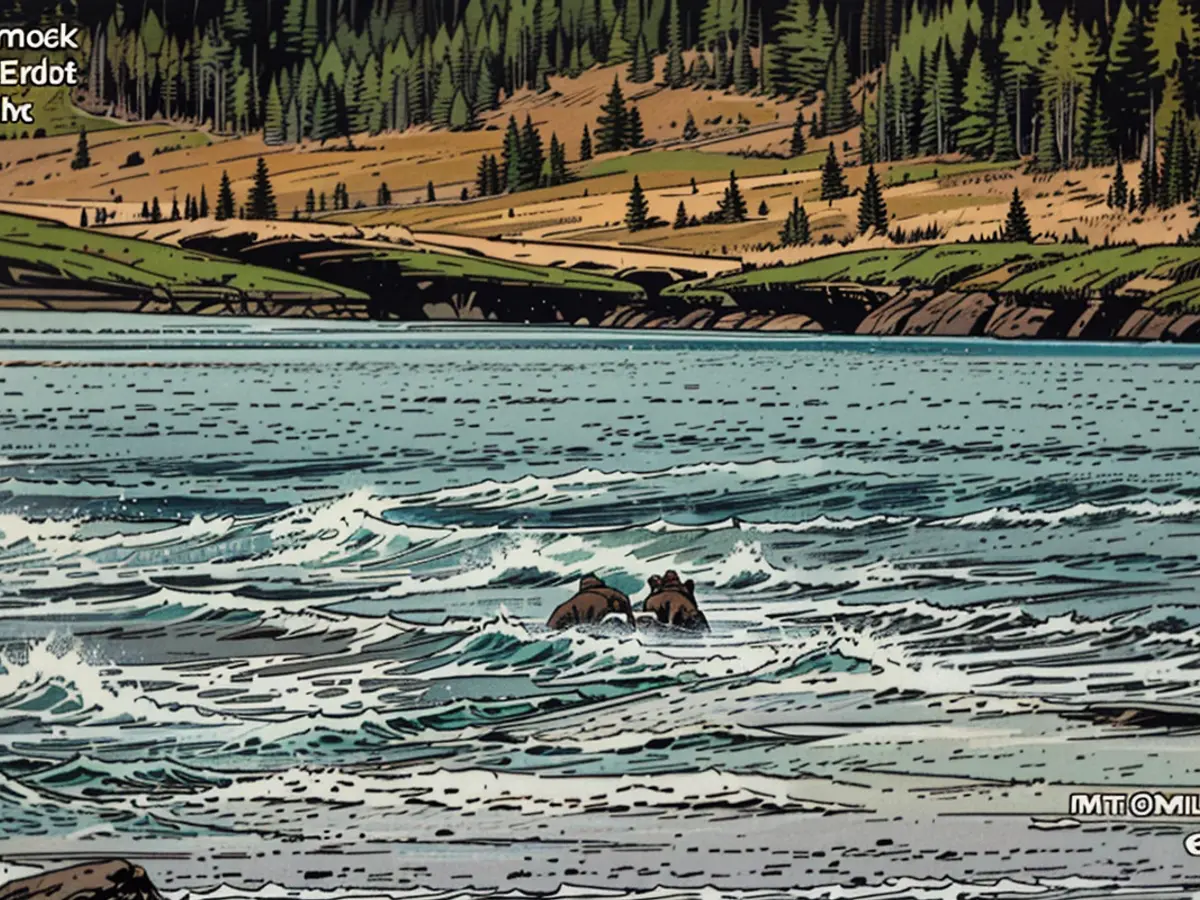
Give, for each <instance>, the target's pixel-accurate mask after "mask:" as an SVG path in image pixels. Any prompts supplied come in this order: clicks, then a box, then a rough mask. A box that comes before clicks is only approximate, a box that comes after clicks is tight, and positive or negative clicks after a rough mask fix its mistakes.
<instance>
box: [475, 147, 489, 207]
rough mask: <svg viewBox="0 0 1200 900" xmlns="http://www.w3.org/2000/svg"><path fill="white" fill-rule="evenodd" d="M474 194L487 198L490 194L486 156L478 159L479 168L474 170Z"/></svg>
mask: <svg viewBox="0 0 1200 900" xmlns="http://www.w3.org/2000/svg"><path fill="white" fill-rule="evenodd" d="M475 193H477V194H478V195H479V196H480V197H487V196H489V195H490V194H491V193H492V192H491V182H490V181H489V180H488V155H487V154H486V153H485V154H483V156H481V157H479V168H478V169H476V170H475Z"/></svg>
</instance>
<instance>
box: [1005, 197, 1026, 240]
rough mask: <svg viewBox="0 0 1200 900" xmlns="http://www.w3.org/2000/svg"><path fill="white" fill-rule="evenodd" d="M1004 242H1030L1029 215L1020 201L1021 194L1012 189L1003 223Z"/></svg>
mask: <svg viewBox="0 0 1200 900" xmlns="http://www.w3.org/2000/svg"><path fill="white" fill-rule="evenodd" d="M1004 240H1006V241H1014V242H1015V241H1023V242H1027V243H1028V242H1030V241H1032V240H1033V229H1032V227H1031V226H1030V224H1029V213H1027V212H1026V211H1025V204H1024V203H1023V202H1022V201H1021V192H1020V190H1018V189H1017V188H1013V192H1012V200H1011V201H1010V202H1009V204H1008V218H1006V219H1005V221H1004Z"/></svg>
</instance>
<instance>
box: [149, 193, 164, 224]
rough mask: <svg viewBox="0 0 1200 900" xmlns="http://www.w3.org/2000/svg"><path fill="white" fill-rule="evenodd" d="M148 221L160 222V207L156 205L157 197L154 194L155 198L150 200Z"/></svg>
mask: <svg viewBox="0 0 1200 900" xmlns="http://www.w3.org/2000/svg"><path fill="white" fill-rule="evenodd" d="M150 221H151V222H161V221H162V207H161V206H159V205H158V197H157V196H155V198H154V199H153V200H152V201H151V202H150Z"/></svg>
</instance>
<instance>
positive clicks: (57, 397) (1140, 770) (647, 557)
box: [0, 313, 1200, 900]
mask: <svg viewBox="0 0 1200 900" xmlns="http://www.w3.org/2000/svg"><path fill="white" fill-rule="evenodd" d="M3 325H4V328H3V330H0V362H2V363H3V366H0V391H2V392H3V397H4V403H3V406H2V407H0V644H2V645H3V656H2V663H0V666H2V667H0V821H2V822H3V833H4V841H3V843H2V844H0V852H2V853H3V854H4V856H5V858H7V859H8V860H9V861H10V863H9V866H10V868H13V871H19V870H21V867H22V866H25V865H27V864H29V863H31V862H34V863H35V864H40V863H38V861H39V860H44V859H45V858H46V856H47V855H50V856H53V857H55V858H60V857H61V858H69V857H79V856H86V857H89V858H90V857H93V856H99V855H110V854H118V855H125V856H127V857H130V858H134V859H137V860H139V861H141V862H143V864H145V865H146V867H147V868H148V870H150V872H151V875H152V877H154V878H155V880H156V882H158V883H159V884H160V885H161V886H163V887H164V888H165V889H166V890H167V893H168V895H169V898H172V900H175V898H179V897H184V896H186V895H195V896H199V895H203V896H207V897H214V898H218V900H233V898H241V897H251V896H265V897H296V898H314V900H315V898H317V897H339V898H340V897H364V898H366V897H380V896H410V895H419V896H421V897H430V898H442V897H445V898H450V897H454V898H467V897H481V898H482V897H489V896H492V895H494V894H497V893H506V894H507V893H509V892H513V891H517V892H538V893H552V894H554V895H555V896H563V897H597V898H599V897H612V896H614V895H624V894H625V893H629V892H639V893H640V892H645V894H646V896H648V897H652V898H662V900H675V898H678V900H704V898H707V897H710V896H718V895H720V896H737V897H745V898H747V900H756V898H758V897H767V896H770V897H777V896H781V895H782V894H788V895H789V896H795V897H876V896H879V897H917V898H959V897H970V898H974V897H1009V896H1017V895H1020V896H1036V897H1090V896H1097V895H1100V894H1107V893H1111V891H1112V890H1113V889H1114V887H1120V888H1122V889H1124V890H1127V891H1129V892H1130V893H1134V894H1137V895H1139V896H1140V895H1154V896H1157V895H1163V896H1175V895H1176V894H1177V893H1178V892H1179V891H1180V890H1181V889H1183V888H1185V887H1186V886H1188V885H1189V884H1192V883H1194V882H1195V881H1196V880H1197V879H1200V860H1194V859H1192V858H1191V857H1189V856H1188V855H1187V854H1186V853H1185V851H1184V848H1183V838H1184V836H1185V835H1186V834H1188V833H1190V831H1192V830H1195V831H1200V821H1198V822H1194V823H1192V825H1193V826H1194V827H1193V828H1189V823H1187V822H1181V821H1158V820H1155V821H1137V820H1132V819H1130V820H1120V819H1113V820H1100V821H1087V822H1085V823H1083V824H1082V825H1081V824H1080V822H1079V821H1078V820H1073V819H1070V818H1069V817H1068V799H1067V797H1068V794H1069V793H1071V791H1072V790H1073V789H1074V788H1073V787H1072V786H1078V785H1089V786H1100V788H1102V789H1108V790H1121V791H1125V790H1134V789H1135V788H1136V787H1138V786H1142V787H1145V786H1159V787H1162V788H1163V789H1166V790H1175V789H1179V788H1182V787H1184V786H1188V785H1195V784H1197V783H1198V782H1200V778H1198V777H1197V776H1198V772H1197V770H1198V769H1200V754H1198V753H1197V749H1196V747H1197V745H1196V742H1195V740H1196V739H1195V733H1196V729H1197V726H1198V725H1200V685H1197V678H1196V673H1197V671H1198V667H1200V606H1198V605H1197V601H1198V599H1200V594H1198V584H1200V582H1198V580H1197V575H1198V573H1200V564H1198V560H1197V547H1198V546H1200V545H1198V544H1197V536H1198V534H1200V443H1198V441H1197V434H1196V429H1197V427H1198V426H1200V416H1198V415H1197V404H1200V395H1198V394H1197V391H1196V385H1197V365H1198V364H1200V353H1197V352H1196V351H1194V350H1188V349H1184V348H1173V347H1154V348H1143V347H1138V348H1134V347H1098V346H1088V345H1078V344H1072V345H1070V346H1060V345H1045V344H1039V345H1032V346H1031V345H1021V344H1002V343H993V342H982V341H966V342H929V341H905V340H898V339H897V340H886V341H863V340H855V339H838V340H825V339H819V338H807V339H801V340H796V339H768V338H762V337H749V338H746V337H728V338H718V337H714V336H707V337H703V338H701V337H696V336H690V335H689V336H679V337H674V336H663V335H650V334H646V335H629V334H623V335H620V336H604V335H597V334H596V333H581V332H578V331H570V332H566V331H547V330H542V331H533V330H521V331H486V330H478V329H462V328H441V329H408V330H406V329H403V328H384V327H382V326H380V327H375V326H363V325H357V326H332V325H329V324H321V325H317V324H309V325H305V324H298V323H286V324H285V323H263V322H250V323H244V322H230V321H213V320H200V321H197V320H181V319H149V318H139V317H123V316H96V315H88V316H76V315H67V314H45V313H38V314H29V315H24V314H6V317H5V321H4V323H3ZM667 569H675V570H677V571H679V572H680V573H681V575H683V577H685V578H693V579H694V580H695V582H696V585H697V596H698V598H699V601H700V604H701V607H702V609H703V610H704V611H705V613H706V615H707V617H708V620H709V622H710V623H711V624H712V626H713V633H712V634H711V635H707V636H686V635H680V636H674V637H665V636H662V635H653V636H652V635H646V634H642V635H605V634H583V633H561V634H559V633H551V632H548V631H547V630H546V629H545V627H544V624H543V623H544V622H545V620H546V617H547V615H548V614H549V612H550V611H551V610H552V609H553V608H554V607H555V606H556V605H557V604H559V603H560V602H562V601H563V600H565V599H566V598H567V597H569V596H570V595H571V593H572V592H573V590H574V587H575V585H576V584H577V583H578V581H579V579H580V578H581V577H582V576H584V575H587V574H589V573H593V572H595V573H597V574H598V575H600V576H601V577H603V578H605V579H606V580H607V581H608V583H609V584H611V585H613V586H616V587H619V588H621V589H623V590H626V591H627V592H629V593H630V595H631V597H633V599H634V602H635V604H636V603H640V601H641V600H642V599H643V598H644V597H645V596H646V594H647V589H646V579H647V578H648V577H649V576H651V575H655V574H662V573H663V572H664V571H665V570H667ZM1089 789H1096V788H1095V787H1092V788H1089ZM714 892H715V893H714Z"/></svg>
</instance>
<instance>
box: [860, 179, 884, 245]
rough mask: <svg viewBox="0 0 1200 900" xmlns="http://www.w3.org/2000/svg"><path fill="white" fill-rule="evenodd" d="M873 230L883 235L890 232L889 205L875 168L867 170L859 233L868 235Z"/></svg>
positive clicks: (861, 201) (861, 200) (861, 202)
mask: <svg viewBox="0 0 1200 900" xmlns="http://www.w3.org/2000/svg"><path fill="white" fill-rule="evenodd" d="M872 230H874V231H877V232H880V233H882V234H887V230H888V214H887V204H886V203H885V202H884V199H883V188H882V187H881V186H880V184H879V176H878V175H876V174H875V167H874V166H871V167H870V168H869V169H867V183H866V185H865V186H864V187H863V192H862V198H861V199H860V200H859V203H858V233H859V234H866V233H867V232H869V231H872Z"/></svg>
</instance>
